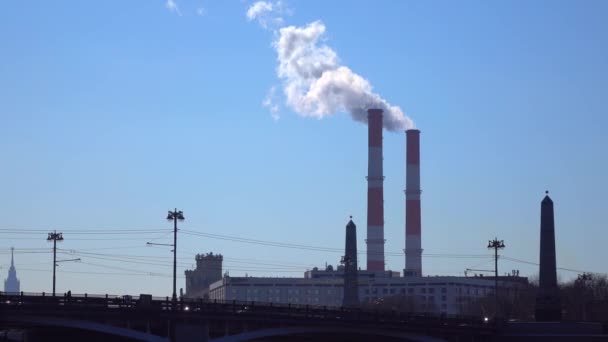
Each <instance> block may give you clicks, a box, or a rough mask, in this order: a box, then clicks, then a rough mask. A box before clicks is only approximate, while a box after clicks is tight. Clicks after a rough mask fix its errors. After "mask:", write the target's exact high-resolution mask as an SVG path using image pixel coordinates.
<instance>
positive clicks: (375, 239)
mask: <svg viewBox="0 0 608 342" xmlns="http://www.w3.org/2000/svg"><path fill="white" fill-rule="evenodd" d="M367 125H368V129H369V131H368V132H369V133H368V140H369V151H368V164H367V239H366V240H365V242H366V243H367V270H368V271H384V188H383V183H384V175H383V173H382V109H368V110H367Z"/></svg>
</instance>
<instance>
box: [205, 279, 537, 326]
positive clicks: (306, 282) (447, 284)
mask: <svg viewBox="0 0 608 342" xmlns="http://www.w3.org/2000/svg"><path fill="white" fill-rule="evenodd" d="M389 274H390V273H386V275H389ZM343 275H344V272H343V270H342V271H341V270H333V269H326V270H323V271H321V270H313V271H309V272H306V273H305V276H304V278H271V277H228V276H226V277H224V278H223V279H221V280H219V281H217V282H215V283H213V284H211V286H210V288H209V299H210V300H218V301H233V300H236V301H254V302H263V303H276V304H301V305H321V306H327V307H339V306H342V300H343V296H344V280H343V279H342V277H343ZM501 278H502V279H501V281H500V282H499V287H500V288H513V287H517V286H520V285H522V284H525V283H526V282H527V279H526V278H521V277H515V276H513V277H501ZM492 293H494V280H493V278H492V277H450V276H436V277H398V276H396V277H393V276H389V277H375V275H374V273H370V272H365V271H361V276H360V277H359V281H358V294H359V298H360V300H361V303H362V304H366V303H377V302H378V301H381V300H386V299H388V298H390V297H401V298H404V299H406V300H407V301H409V302H410V303H411V307H410V308H409V309H410V310H411V311H414V312H430V313H445V314H449V315H457V314H461V313H463V312H465V309H466V307H467V305H469V304H470V303H472V302H473V301H475V300H477V299H480V298H483V297H486V296H488V295H490V294H492Z"/></svg>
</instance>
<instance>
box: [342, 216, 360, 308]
mask: <svg viewBox="0 0 608 342" xmlns="http://www.w3.org/2000/svg"><path fill="white" fill-rule="evenodd" d="M342 264H344V299H343V301H342V306H344V307H356V306H359V285H358V283H359V282H358V279H357V226H355V224H354V223H353V220H352V216H351V220H350V221H348V224H347V225H346V243H345V248H344V256H343V257H342Z"/></svg>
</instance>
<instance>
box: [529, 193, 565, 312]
mask: <svg viewBox="0 0 608 342" xmlns="http://www.w3.org/2000/svg"><path fill="white" fill-rule="evenodd" d="M545 193H546V194H547V195H546V196H545V198H544V199H543V201H542V202H541V205H540V272H539V277H538V278H539V279H538V280H539V284H538V285H539V286H538V294H537V295H536V308H535V317H536V321H538V322H552V321H561V319H562V308H561V301H560V298H559V288H558V287H557V270H556V264H555V222H554V218H553V201H552V200H551V198H549V195H548V193H549V192H548V191H546V192H545Z"/></svg>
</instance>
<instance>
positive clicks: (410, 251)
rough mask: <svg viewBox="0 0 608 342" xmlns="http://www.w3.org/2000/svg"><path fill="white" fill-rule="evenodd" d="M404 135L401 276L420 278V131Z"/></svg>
mask: <svg viewBox="0 0 608 342" xmlns="http://www.w3.org/2000/svg"><path fill="white" fill-rule="evenodd" d="M405 135H406V143H407V149H406V165H405V172H406V176H405V250H404V252H405V269H404V270H403V276H404V277H405V276H414V277H421V276H422V243H421V238H422V234H421V229H422V220H421V215H420V194H421V193H422V191H421V190H420V131H419V130H417V129H410V130H407V131H405Z"/></svg>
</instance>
